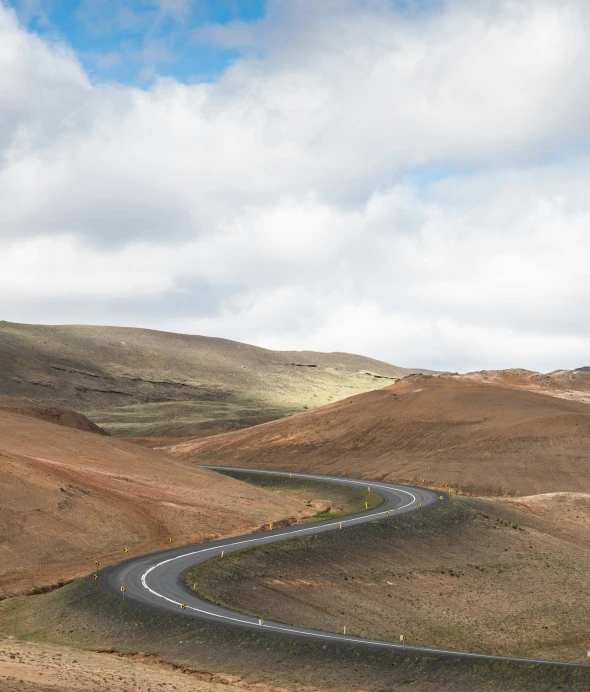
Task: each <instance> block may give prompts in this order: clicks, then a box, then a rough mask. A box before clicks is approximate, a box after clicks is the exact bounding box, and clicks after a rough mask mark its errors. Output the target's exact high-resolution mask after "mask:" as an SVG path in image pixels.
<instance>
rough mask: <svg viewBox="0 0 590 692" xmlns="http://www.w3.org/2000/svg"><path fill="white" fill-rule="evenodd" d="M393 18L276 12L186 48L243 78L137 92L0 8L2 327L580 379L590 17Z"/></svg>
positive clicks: (468, 11) (348, 11)
mask: <svg viewBox="0 0 590 692" xmlns="http://www.w3.org/2000/svg"><path fill="white" fill-rule="evenodd" d="M185 5H186V3H184V2H180V3H176V2H173V3H171V4H170V5H169V6H168V7H169V9H170V11H174V12H176V11H178V12H180V11H181V10H182V8H183V7H184V6H185ZM391 7H392V6H391V5H390V4H389V3H386V2H378V3H361V2H360V0H359V1H356V2H355V1H353V0H350V1H347V2H344V3H343V2H325V3H323V2H322V3H315V2H311V0H298V1H297V2H292V3H291V2H290V3H283V2H273V3H271V5H270V8H269V12H268V15H267V17H266V18H265V19H263V20H261V21H260V22H258V23H257V24H256V25H253V26H245V25H243V24H240V25H230V26H229V27H227V28H220V27H213V28H210V29H208V30H206V31H201V32H200V33H199V39H200V40H205V39H207V40H209V41H213V42H217V43H220V44H222V45H224V46H231V45H233V44H236V43H237V44H240V45H247V44H249V43H250V44H252V42H253V41H254V43H255V45H256V47H257V49H259V54H258V56H257V57H255V56H251V57H244V58H243V59H242V60H240V61H238V62H237V63H236V64H235V65H234V66H233V67H232V68H230V69H229V70H228V71H227V72H226V73H225V74H224V75H223V76H222V77H221V78H220V80H219V81H218V82H217V83H214V84H196V85H185V84H181V83H179V82H176V81H174V80H171V79H166V80H159V81H158V82H157V83H156V84H155V86H154V87H153V88H151V89H150V90H139V89H136V88H131V87H128V86H123V85H114V84H110V85H105V84H98V85H91V84H90V82H89V80H88V78H87V76H86V74H85V73H84V71H83V70H82V68H81V67H80V64H79V63H78V61H77V59H76V57H75V55H73V54H72V52H71V51H69V50H68V49H67V47H64V46H63V45H60V44H50V43H47V42H45V41H43V40H41V39H39V38H38V37H36V36H34V35H32V34H30V33H27V32H26V31H25V30H24V29H23V28H22V27H19V25H18V24H17V21H16V19H15V16H14V14H13V13H12V12H10V11H8V10H5V9H2V8H1V6H0V208H1V209H2V224H1V225H0V253H1V254H2V259H3V266H4V271H3V273H2V275H0V305H1V307H2V313H3V314H2V318H4V319H14V320H17V321H18V320H20V321H27V319H39V318H38V315H39V304H40V301H41V302H43V301H49V302H50V309H46V310H45V311H44V312H43V314H44V315H45V318H44V319H45V321H50V322H66V321H72V320H75V321H81V319H80V315H83V316H84V319H83V321H87V322H93V321H101V322H105V321H106V322H111V323H112V322H118V323H120V324H123V323H125V324H129V325H132V324H135V325H143V326H150V327H155V328H159V327H160V328H169V329H176V330H187V331H193V332H202V333H208V334H212V335H219V336H229V337H232V338H236V339H241V340H245V341H251V342H256V343H259V344H261V345H267V346H276V347H281V348H294V347H301V348H315V349H320V348H323V349H329V350H350V351H359V352H363V353H366V354H368V355H375V356H377V357H381V358H383V359H385V360H389V361H391V362H396V363H400V364H412V365H424V366H430V367H445V368H450V369H466V368H474V367H494V366H508V365H523V366H528V367H535V368H541V369H547V370H549V369H552V368H556V367H567V366H576V365H581V364H584V362H585V361H587V360H588V358H587V355H586V354H587V353H588V347H589V345H590V327H589V326H588V323H587V320H584V314H585V310H586V309H587V305H588V302H589V299H590V282H588V280H587V269H586V267H587V258H588V256H589V255H590V232H589V231H588V229H589V228H590V224H589V222H590V202H589V201H588V196H587V182H588V179H589V175H590V162H589V161H588V160H587V159H586V158H585V157H584V156H583V153H582V152H583V151H584V150H585V148H586V147H587V145H588V138H589V131H588V125H587V123H588V122H590V118H589V116H590V100H589V98H588V94H589V93H590V91H589V90H588V88H587V83H588V80H589V78H590V67H589V66H590V60H589V59H588V58H589V57H590V55H589V54H588V53H589V50H590V48H589V46H590V40H589V39H590V10H589V9H588V7H587V5H586V4H585V3H583V2H582V1H581V0H580V1H579V2H574V1H573V0H570V1H567V2H563V3H553V2H548V1H547V2H542V1H540V2H532V1H529V0H522V1H521V2H518V3H514V2H508V1H505V2H503V1H501V0H498V1H497V2H496V1H494V0H485V1H484V0H477V1H476V2H469V3H467V2H459V1H458V0H457V1H455V2H448V3H447V4H446V5H445V6H444V8H443V9H442V10H441V11H440V12H437V13H434V14H425V15H420V14H418V15H416V16H407V15H401V14H399V13H398V14H396V13H395V12H394V11H393V10H392V9H391ZM175 8H176V9H175ZM551 159H553V160H554V161H555V160H558V159H559V160H560V162H559V163H555V162H553V163H551V162H550V160H551ZM416 167H419V168H416ZM456 170H463V171H464V172H463V173H461V174H460V175H459V174H453V171H456ZM465 171H470V172H469V174H467V173H466V172H465ZM429 176H431V178H432V180H429ZM437 177H439V178H442V179H441V180H439V181H438V182H436V178H437ZM109 306H110V307H109ZM109 311H110V312H109Z"/></svg>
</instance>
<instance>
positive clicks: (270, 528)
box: [270, 521, 272, 531]
mask: <svg viewBox="0 0 590 692" xmlns="http://www.w3.org/2000/svg"><path fill="white" fill-rule="evenodd" d="M270 530H271V531H272V521H271V522H270Z"/></svg>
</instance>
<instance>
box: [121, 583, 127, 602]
mask: <svg viewBox="0 0 590 692" xmlns="http://www.w3.org/2000/svg"><path fill="white" fill-rule="evenodd" d="M125 591H127V587H126V586H122V587H121V593H122V594H123V600H125Z"/></svg>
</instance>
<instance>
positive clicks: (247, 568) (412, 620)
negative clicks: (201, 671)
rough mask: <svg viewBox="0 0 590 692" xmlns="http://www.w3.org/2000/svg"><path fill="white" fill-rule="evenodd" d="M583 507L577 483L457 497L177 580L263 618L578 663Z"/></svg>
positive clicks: (589, 559) (588, 608)
mask: <svg viewBox="0 0 590 692" xmlns="http://www.w3.org/2000/svg"><path fill="white" fill-rule="evenodd" d="M589 509H590V495H581V494H577V495H571V494H567V493H565V494H560V495H559V496H555V495H540V496H533V497H527V498H523V500H522V501H519V502H516V501H514V502H513V501H501V502H500V501H490V500H481V499H477V500H475V499H471V498H468V499H467V498H458V499H454V500H453V501H452V502H448V503H440V504H438V505H435V506H434V507H431V508H428V509H427V510H426V511H424V512H417V513H415V514H411V515H406V516H401V517H396V518H394V519H390V520H388V521H381V522H375V523H374V524H364V525H358V526H354V527H351V528H349V529H348V530H347V531H335V532H333V533H325V534H322V535H319V536H313V537H311V536H310V537H300V538H296V539H294V540H291V541H286V542H284V543H279V544H275V545H271V546H264V547H262V548H255V549H254V550H248V551H244V552H242V553H237V554H236V553H235V554H233V555H230V556H229V557H228V558H227V559H224V560H220V559H217V560H213V561H211V562H206V563H203V564H201V565H199V566H197V567H196V568H194V569H193V570H192V571H191V572H189V573H188V574H187V575H186V582H187V584H189V585H192V584H196V585H197V586H196V588H197V591H199V593H201V594H202V595H205V596H206V597H207V598H209V599H210V600H213V601H214V602H215V603H222V604H224V605H226V606H228V607H230V608H234V609H237V610H240V611H242V612H248V613H256V614H259V616H260V617H263V618H266V619H268V620H275V621H276V620H278V621H280V622H286V623H290V624H297V625H304V626H306V627H312V628H315V629H321V630H329V631H332V632H341V631H342V627H343V626H344V625H345V624H346V625H347V628H348V632H350V633H351V634H355V635H360V636H363V637H371V638H376V639H385V640H389V641H396V640H399V635H400V633H404V634H405V635H406V636H407V638H408V642H411V643H412V644H414V643H415V644H421V645H423V646H434V647H443V648H446V647H448V648H451V649H456V650H461V651H473V652H480V653H492V654H501V655H505V656H525V657H533V658H541V659H545V660H547V659H549V660H559V661H570V662H578V663H586V661H587V656H586V651H587V648H588V647H587V636H588V627H587V623H588V620H589V618H590V602H588V600H587V599H581V598H580V592H581V591H583V590H584V588H585V584H586V583H587V576H588V572H589V571H590V540H589V534H588V526H589V523H588V518H587V517H588V510H589ZM589 672H590V671H589ZM472 689H479V688H477V687H473V688H472ZM495 689H497V690H500V689H504V687H502V686H501V685H499V686H498V687H496V688H495ZM521 689H531V690H532V689H538V688H537V687H535V686H531V687H529V686H523V687H522V688H521ZM552 689H558V688H552ZM567 689H573V688H569V687H568V688H567ZM582 689H583V688H582Z"/></svg>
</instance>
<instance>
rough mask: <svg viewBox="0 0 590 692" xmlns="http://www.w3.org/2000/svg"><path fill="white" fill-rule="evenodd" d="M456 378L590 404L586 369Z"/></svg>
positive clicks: (589, 372) (501, 372)
mask: <svg viewBox="0 0 590 692" xmlns="http://www.w3.org/2000/svg"><path fill="white" fill-rule="evenodd" d="M458 377H459V378H465V379H468V380H474V381H477V382H488V383H490V384H498V385H502V386H504V387H511V388H515V389H526V390H528V391H530V392H536V393H537V394H545V395H547V396H555V397H557V398H559V399H569V400H571V401H581V402H583V403H586V404H588V403H590V368H588V367H583V368H577V369H576V370H554V371H553V372H550V373H548V374H547V375H544V374H543V373H540V372H534V371H533V370H524V369H523V368H510V369H508V370H480V371H479V372H469V373H467V374H466V375H459V376H458Z"/></svg>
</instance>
